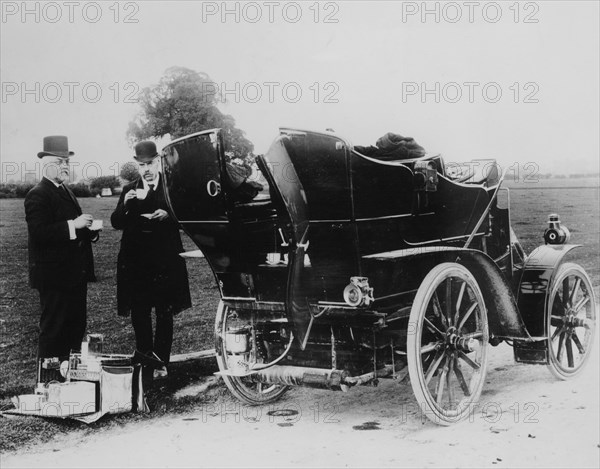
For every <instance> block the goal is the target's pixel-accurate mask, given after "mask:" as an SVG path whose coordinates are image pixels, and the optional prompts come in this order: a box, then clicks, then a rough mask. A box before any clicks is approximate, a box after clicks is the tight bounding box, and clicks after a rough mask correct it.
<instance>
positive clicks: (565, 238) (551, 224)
mask: <svg viewBox="0 0 600 469" xmlns="http://www.w3.org/2000/svg"><path fill="white" fill-rule="evenodd" d="M570 238H571V233H570V231H569V229H568V228H567V227H566V226H564V225H561V223H560V220H559V219H558V214H556V213H551V214H550V215H548V228H546V231H544V241H545V242H546V244H565V243H568V242H569V239H570Z"/></svg>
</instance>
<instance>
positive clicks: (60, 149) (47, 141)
mask: <svg viewBox="0 0 600 469" xmlns="http://www.w3.org/2000/svg"><path fill="white" fill-rule="evenodd" d="M74 154H75V153H74V152H72V151H69V143H68V141H67V137H65V136H64V135H51V136H50V137H44V151H41V152H39V153H38V154H37V156H38V158H43V157H44V156H59V157H61V158H68V157H69V156H73V155H74Z"/></svg>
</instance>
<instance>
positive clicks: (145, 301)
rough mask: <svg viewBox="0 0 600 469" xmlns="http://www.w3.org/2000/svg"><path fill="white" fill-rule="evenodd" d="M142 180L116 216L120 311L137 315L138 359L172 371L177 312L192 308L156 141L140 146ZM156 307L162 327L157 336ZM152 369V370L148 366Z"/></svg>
mask: <svg viewBox="0 0 600 469" xmlns="http://www.w3.org/2000/svg"><path fill="white" fill-rule="evenodd" d="M134 159H135V160H136V161H137V164H138V172H139V178H138V179H137V180H135V181H133V182H132V183H130V184H128V185H126V186H125V187H124V188H123V192H122V193H121V197H120V199H119V202H118V204H117V208H116V209H115V211H114V212H113V214H112V216H111V218H110V220H111V223H112V226H113V227H114V228H115V229H117V230H123V236H122V238H121V249H120V251H119V256H118V260H117V304H118V314H119V315H120V316H127V315H129V314H130V313H131V323H132V325H133V330H134V332H135V340H136V353H135V358H136V359H139V361H140V362H141V363H142V364H146V365H152V367H154V369H155V370H154V377H164V376H166V374H167V369H166V367H165V365H167V364H168V363H169V359H170V355H171V345H172V342H173V315H174V314H177V313H179V312H180V311H182V310H184V309H187V308H189V307H191V299H190V291H189V284H188V276H187V269H186V265H185V260H184V259H183V258H182V257H181V256H179V253H181V252H183V245H182V243H181V236H180V234H179V226H178V225H177V223H176V222H175V221H174V220H173V219H172V218H171V217H170V215H169V213H168V212H167V203H166V201H165V194H164V189H163V181H162V175H161V173H160V158H159V156H158V153H157V151H156V145H155V144H154V142H151V141H143V142H140V143H138V144H137V145H136V146H135V156H134ZM152 308H154V310H155V314H156V330H155V333H154V338H153V334H152V316H151V312H152ZM148 369H150V368H148Z"/></svg>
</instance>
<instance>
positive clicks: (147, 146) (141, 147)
mask: <svg viewBox="0 0 600 469" xmlns="http://www.w3.org/2000/svg"><path fill="white" fill-rule="evenodd" d="M157 156H158V152H157V151H156V144H155V143H154V142H151V141H150V140H145V141H143V142H140V143H138V144H137V145H136V146H135V156H134V157H133V158H134V159H135V160H137V161H139V162H140V163H148V162H149V161H152V160H153V159H154V158H156V157H157Z"/></svg>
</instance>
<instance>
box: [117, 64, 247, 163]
mask: <svg viewBox="0 0 600 469" xmlns="http://www.w3.org/2000/svg"><path fill="white" fill-rule="evenodd" d="M219 98H220V94H219V91H218V88H217V86H216V83H214V82H213V81H212V80H211V79H210V77H209V76H208V75H207V74H206V73H201V72H196V71H194V70H190V69H189V68H185V67H171V68H169V69H167V70H166V72H165V75H164V76H163V77H162V78H161V79H160V81H159V83H158V84H157V85H155V86H153V87H148V88H144V89H143V90H142V92H141V95H140V106H141V110H140V112H139V114H138V115H137V117H136V118H135V119H134V120H133V121H132V122H130V123H129V129H128V131H127V136H128V138H129V139H130V140H132V141H138V140H143V139H147V138H151V137H155V138H157V137H163V136H164V135H167V134H168V135H170V137H171V138H172V139H176V138H179V137H183V136H184V135H188V134H191V133H194V132H200V131H202V130H207V129H212V128H221V129H223V140H224V144H225V152H226V154H227V155H228V156H229V157H230V158H240V159H242V160H244V161H245V162H247V161H248V160H249V158H251V156H252V151H253V150H254V145H253V144H252V142H250V141H249V140H248V139H247V138H246V137H245V136H244V132H243V131H242V130H240V129H238V128H236V127H235V119H234V118H233V117H232V116H230V115H227V114H223V113H222V112H221V111H220V110H219V109H218V108H217V103H218V100H219Z"/></svg>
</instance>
